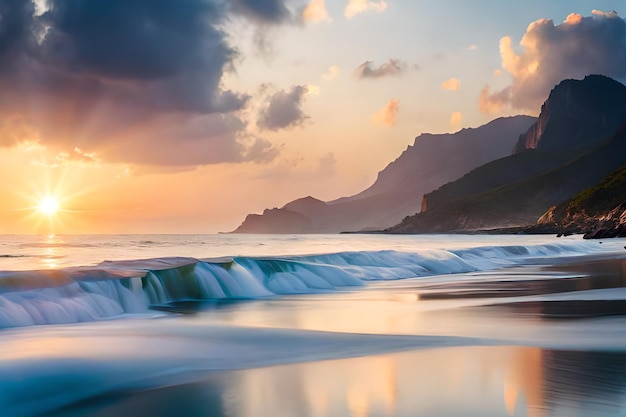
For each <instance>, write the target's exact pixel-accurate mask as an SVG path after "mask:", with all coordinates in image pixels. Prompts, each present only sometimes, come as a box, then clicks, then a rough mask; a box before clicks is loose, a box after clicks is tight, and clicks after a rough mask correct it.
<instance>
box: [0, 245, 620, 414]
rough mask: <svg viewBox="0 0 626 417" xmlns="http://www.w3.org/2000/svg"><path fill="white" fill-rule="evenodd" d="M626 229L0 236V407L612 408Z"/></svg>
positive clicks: (100, 410)
mask: <svg viewBox="0 0 626 417" xmlns="http://www.w3.org/2000/svg"><path fill="white" fill-rule="evenodd" d="M625 245H626V239H607V240H601V241H599V240H583V239H582V237H580V236H568V237H562V238H556V237H554V236H521V235H497V236H493V235H381V234H367V235H358V234H349V235H81V236H78V235H77V236H69V235H68V236H58V235H55V236H53V235H51V236H36V235H28V236H22V235H14V236H11V235H5V236H0V270H1V272H0V411H1V414H0V415H2V416H3V417H5V416H6V417H39V416H54V417H61V416H64V417H69V416H72V417H79V416H81V417H82V416H139V415H147V416H148V415H149V416H151V417H159V416H198V417H199V416H216V417H222V416H223V417H244V416H245V417H248V416H249V417H252V416H311V417H340V416H354V417H378V416H398V417H400V416H402V417H405V416H406V417H409V416H439V417H452V416H459V415H463V416H483V417H484V416H619V415H625V416H626V335H624V331H623V329H624V328H625V326H626V315H624V313H626V289H625V287H626V250H625Z"/></svg>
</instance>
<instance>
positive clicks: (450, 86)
mask: <svg viewBox="0 0 626 417" xmlns="http://www.w3.org/2000/svg"><path fill="white" fill-rule="evenodd" d="M441 88H442V89H443V90H448V91H459V90H460V89H461V81H459V79H458V78H454V77H452V78H450V79H449V80H446V81H444V82H442V83H441Z"/></svg>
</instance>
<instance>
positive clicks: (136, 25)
mask: <svg viewBox="0 0 626 417" xmlns="http://www.w3.org/2000/svg"><path fill="white" fill-rule="evenodd" d="M0 16H2V25H0V89H1V91H2V92H3V94H2V95H1V96H0V125H2V126H4V127H5V129H4V130H5V131H4V132H3V133H2V134H0V145H1V146H13V145H15V143H16V142H28V141H33V142H39V143H40V144H41V145H42V146H46V147H48V148H50V149H51V150H53V151H57V152H66V153H67V154H68V155H72V152H74V151H73V150H74V149H75V148H79V149H82V150H84V152H85V154H89V155H91V154H92V152H94V151H96V152H97V153H98V156H100V157H102V158H103V160H105V161H107V162H130V163H142V164H159V165H170V164H174V165H187V164H189V165H191V164H207V163H217V162H228V161H231V162H237V161H241V160H244V159H245V158H246V157H247V156H246V155H257V154H259V152H258V146H257V149H256V150H254V152H253V151H252V150H251V149H248V148H249V146H253V145H254V143H255V142H250V141H249V140H246V139H245V138H244V137H243V136H244V135H245V133H244V132H245V127H246V124H245V122H244V121H243V120H241V119H240V118H239V117H238V116H237V113H236V112H238V111H239V110H240V109H242V108H243V107H244V106H245V105H246V103H247V102H248V100H249V97H248V96H247V95H246V94H242V93H239V92H234V91H229V90H225V89H224V88H223V86H222V77H223V75H224V74H225V73H226V72H228V71H231V69H232V68H233V66H234V60H235V59H236V58H237V51H236V50H235V48H234V47H233V46H232V45H231V44H230V43H229V38H228V35H227V34H226V33H225V32H224V31H223V25H224V23H225V22H227V21H228V20H229V19H231V18H233V17H238V18H242V19H246V20H249V21H250V22H251V23H252V24H259V25H261V24H262V25H270V24H281V23H283V22H291V21H293V20H294V19H295V17H294V16H293V13H292V12H291V11H290V10H289V9H288V8H287V7H286V3H285V1H279V0H270V1H266V0H263V1H259V0H228V1H227V0H159V1H153V0H133V1H127V0H89V1H83V0H48V2H47V5H46V7H45V8H43V9H42V8H41V5H39V6H38V7H35V4H34V3H33V2H32V1H31V0H0ZM8 121H11V122H8ZM172 123H174V124H172ZM7 126H8V127H7ZM9 127H12V128H11V129H9ZM7 129H8V130H7ZM18 130H19V131H20V132H21V133H20V136H19V137H16V136H15V135H16V132H18ZM250 143H252V144H250ZM267 150H268V151H271V150H269V149H267ZM271 154H272V152H270V153H269V155H271ZM266 157H267V155H263V156H262V158H266Z"/></svg>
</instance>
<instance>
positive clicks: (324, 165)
mask: <svg viewBox="0 0 626 417" xmlns="http://www.w3.org/2000/svg"><path fill="white" fill-rule="evenodd" d="M336 166H337V158H335V154H334V153H332V152H328V153H327V154H325V155H324V156H322V157H321V158H320V159H319V160H318V161H317V173H318V175H320V176H323V177H332V176H333V175H334V174H335V168H336Z"/></svg>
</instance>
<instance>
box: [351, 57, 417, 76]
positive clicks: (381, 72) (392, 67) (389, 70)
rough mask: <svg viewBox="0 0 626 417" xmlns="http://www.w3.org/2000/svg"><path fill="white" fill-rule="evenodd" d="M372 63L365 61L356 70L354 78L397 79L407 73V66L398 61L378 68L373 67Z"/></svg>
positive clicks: (389, 62)
mask: <svg viewBox="0 0 626 417" xmlns="http://www.w3.org/2000/svg"><path fill="white" fill-rule="evenodd" d="M372 64H373V62H372V61H365V62H364V63H362V64H361V65H359V66H358V67H357V69H355V70H354V76H355V77H357V78H361V79H363V78H381V77H397V76H400V75H402V74H403V73H404V71H406V68H407V64H406V62H404V61H400V60H398V59H390V60H389V61H387V62H385V63H384V64H382V65H381V66H379V67H378V68H375V67H373V66H372Z"/></svg>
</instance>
